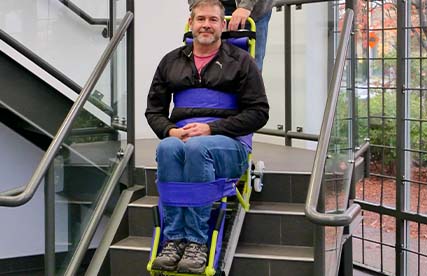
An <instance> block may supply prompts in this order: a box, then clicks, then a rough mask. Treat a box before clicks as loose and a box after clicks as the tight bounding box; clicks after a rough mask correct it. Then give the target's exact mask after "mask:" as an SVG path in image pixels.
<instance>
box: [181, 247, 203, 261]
mask: <svg viewBox="0 0 427 276" xmlns="http://www.w3.org/2000/svg"><path fill="white" fill-rule="evenodd" d="M201 247H202V246H201V245H199V244H194V243H191V244H189V245H187V247H186V248H185V252H184V257H183V258H188V259H195V260H198V261H203V259H206V257H207V254H206V253H205V252H202V249H201Z"/></svg>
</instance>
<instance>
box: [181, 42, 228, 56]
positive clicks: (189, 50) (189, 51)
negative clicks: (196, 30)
mask: <svg viewBox="0 0 427 276" xmlns="http://www.w3.org/2000/svg"><path fill="white" fill-rule="evenodd" d="M182 53H183V54H184V55H185V56H187V57H188V58H191V57H192V56H193V45H192V44H189V45H185V46H184V47H183V49H182ZM222 53H224V54H225V55H227V56H230V55H231V49H230V45H229V44H228V43H225V42H224V41H221V46H220V47H219V50H218V55H221V54H222Z"/></svg>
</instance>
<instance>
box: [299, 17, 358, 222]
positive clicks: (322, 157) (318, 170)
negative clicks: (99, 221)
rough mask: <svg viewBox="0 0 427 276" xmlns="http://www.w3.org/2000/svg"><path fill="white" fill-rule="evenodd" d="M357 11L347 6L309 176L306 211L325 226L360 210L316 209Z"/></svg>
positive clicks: (352, 215) (311, 218) (308, 215)
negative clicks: (336, 211) (325, 210)
mask: <svg viewBox="0 0 427 276" xmlns="http://www.w3.org/2000/svg"><path fill="white" fill-rule="evenodd" d="M353 17H354V12H353V11H352V10H351V9H347V10H346V13H345V17H344V25H343V28H342V31H341V37H340V41H339V46H338V52H337V58H336V62H335V66H334V69H333V74H332V79H331V82H330V84H329V88H328V94H329V95H328V99H327V101H326V106H325V113H324V115H323V121H322V126H321V128H320V129H321V131H320V136H319V142H318V144H317V150H316V155H315V158H314V164H313V172H312V175H311V178H310V184H309V185H310V186H309V189H308V193H307V200H306V204H305V214H306V216H307V217H308V218H309V219H310V220H311V221H312V222H314V223H316V224H320V225H325V226H347V225H349V224H350V223H351V222H352V221H353V219H354V218H355V217H356V216H357V215H358V214H359V213H360V211H361V208H360V205H358V204H352V205H351V206H350V207H349V208H348V209H347V210H346V211H345V212H344V213H343V214H325V213H320V212H318V211H317V205H318V202H319V196H320V190H321V185H322V179H323V175H324V168H325V163H326V157H327V151H328V145H329V140H330V137H331V132H332V127H333V122H334V118H335V111H336V106H337V101H338V96H339V91H340V84H341V79H342V75H343V71H344V66H345V59H346V56H347V50H348V45H349V41H350V35H351V28H352V22H353Z"/></svg>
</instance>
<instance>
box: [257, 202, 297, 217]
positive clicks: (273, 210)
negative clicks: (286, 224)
mask: <svg viewBox="0 0 427 276" xmlns="http://www.w3.org/2000/svg"><path fill="white" fill-rule="evenodd" d="M304 208H305V204H303V203H287V202H267V201H254V202H251V207H250V210H249V213H253V214H277V215H298V216H304V215H305V213H304Z"/></svg>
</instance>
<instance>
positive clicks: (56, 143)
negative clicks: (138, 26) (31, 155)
mask: <svg viewBox="0 0 427 276" xmlns="http://www.w3.org/2000/svg"><path fill="white" fill-rule="evenodd" d="M132 20H133V13H132V12H127V13H126V15H125V17H124V18H123V20H122V22H121V24H120V26H119V28H118V30H117V32H116V33H115V34H114V36H113V37H112V39H111V41H110V42H109V44H108V45H107V48H106V49H105V50H104V52H103V54H102V56H101V58H100V60H99V61H98V63H97V65H96V66H95V68H94V70H93V72H92V73H91V75H90V77H89V79H88V80H87V82H86V84H85V85H84V87H83V89H82V91H81V93H80V94H79V96H78V97H77V99H76V101H75V102H74V104H73V106H72V107H71V109H70V111H69V113H68V115H67V116H66V118H65V120H64V122H63V123H62V125H61V126H60V128H59V130H58V132H57V134H56V135H55V137H54V139H53V141H52V143H51V144H50V146H49V148H48V149H47V150H46V153H45V154H44V156H43V158H42V159H41V161H40V163H39V165H38V167H37V169H36V170H35V172H34V173H33V175H32V177H31V179H30V181H29V182H28V183H27V185H25V186H22V187H19V188H16V189H13V190H10V191H7V192H3V193H0V206H20V205H23V204H25V203H26V202H28V201H29V200H30V199H31V198H32V197H33V196H34V193H35V191H36V190H37V188H38V187H39V185H40V182H41V180H42V178H43V177H44V176H45V174H46V172H47V170H48V168H49V166H50V164H51V162H52V160H53V159H54V158H55V155H56V154H57V152H58V150H59V149H60V147H61V145H62V143H63V142H64V139H65V137H66V136H67V134H68V133H69V132H70V130H71V127H72V125H73V123H74V121H75V119H76V117H77V115H78V114H79V112H80V111H81V110H82V108H83V106H84V104H85V103H86V101H87V99H88V98H89V96H90V93H91V91H92V90H93V89H94V87H95V85H96V83H97V81H98V80H99V78H100V76H101V74H102V73H103V71H104V69H105V67H106V65H107V64H108V62H109V59H110V58H111V56H112V54H113V53H114V51H115V49H116V47H117V45H118V44H119V42H120V41H121V39H122V38H123V36H124V35H125V33H126V31H127V29H128V27H129V26H130V24H131V22H132Z"/></svg>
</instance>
